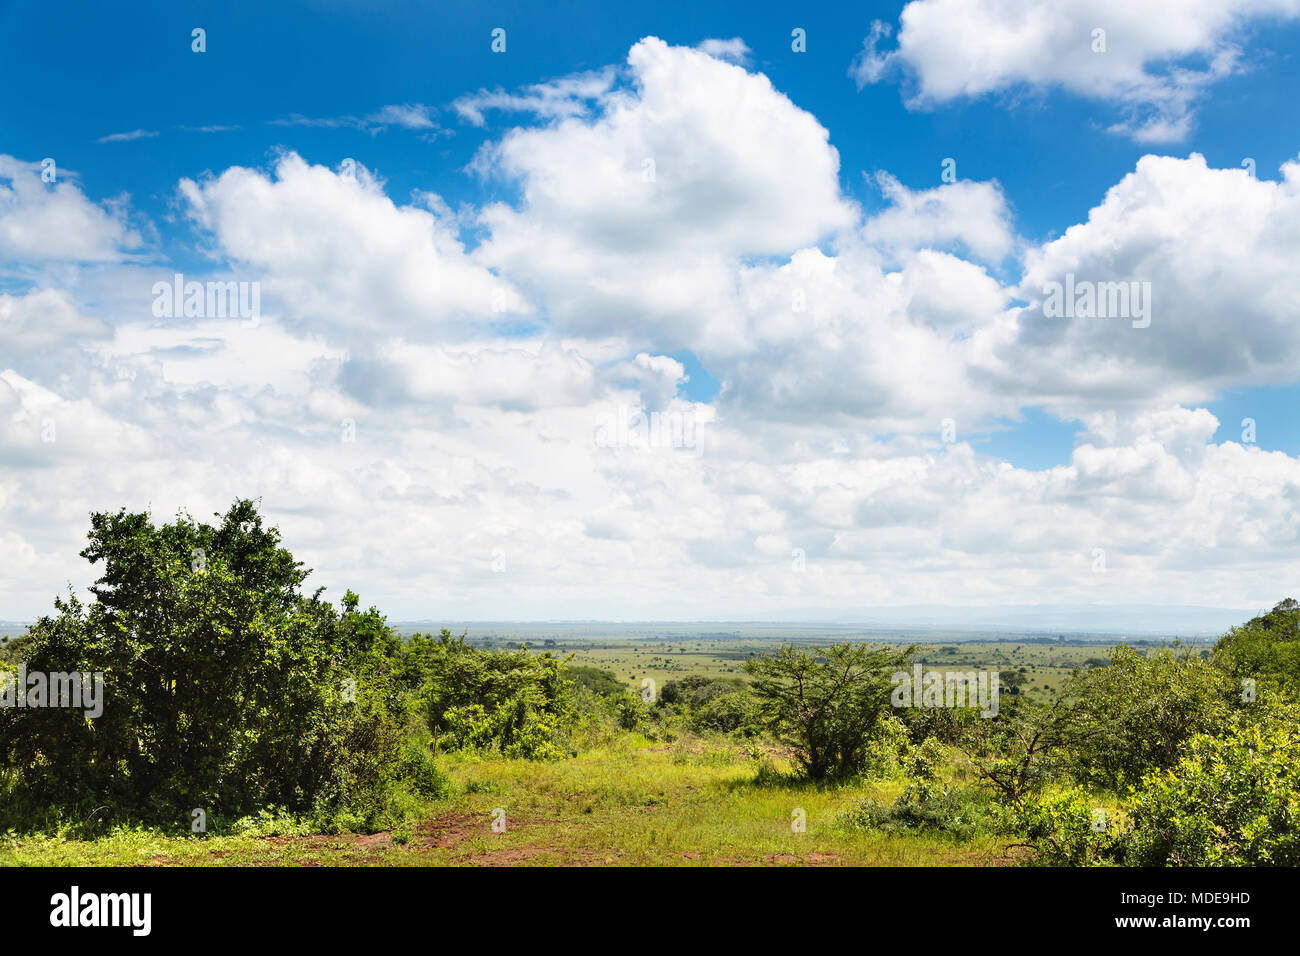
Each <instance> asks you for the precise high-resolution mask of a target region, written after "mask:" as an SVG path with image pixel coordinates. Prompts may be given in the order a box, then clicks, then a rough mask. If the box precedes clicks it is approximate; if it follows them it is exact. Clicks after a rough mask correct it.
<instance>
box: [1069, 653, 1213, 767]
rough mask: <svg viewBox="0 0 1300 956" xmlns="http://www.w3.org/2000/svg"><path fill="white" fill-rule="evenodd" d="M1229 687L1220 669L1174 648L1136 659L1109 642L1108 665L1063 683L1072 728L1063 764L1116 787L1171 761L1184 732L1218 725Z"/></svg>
mask: <svg viewBox="0 0 1300 956" xmlns="http://www.w3.org/2000/svg"><path fill="white" fill-rule="evenodd" d="M1232 692H1233V685H1232V683H1231V682H1230V681H1229V680H1228V679H1227V678H1226V677H1225V675H1224V674H1223V672H1222V671H1221V670H1219V669H1218V668H1216V667H1214V666H1213V665H1212V664H1210V663H1208V662H1206V661H1204V660H1202V659H1201V658H1199V657H1195V656H1192V655H1191V654H1188V653H1185V652H1182V651H1180V650H1178V649H1176V648H1167V649H1163V650H1160V651H1157V652H1155V653H1152V654H1151V655H1150V656H1149V657H1144V656H1143V655H1142V654H1139V653H1138V652H1137V651H1136V650H1134V649H1133V648H1131V647H1123V646H1121V647H1116V648H1115V649H1114V650H1113V651H1112V652H1111V654H1110V666H1109V667H1099V668H1094V669H1091V670H1088V671H1083V672H1077V673H1076V674H1074V675H1073V676H1072V678H1071V680H1070V682H1069V684H1068V685H1067V687H1066V690H1065V694H1066V696H1067V698H1071V699H1072V700H1073V703H1072V705H1071V708H1070V710H1071V713H1070V717H1071V719H1072V721H1073V723H1074V724H1075V725H1076V728H1077V732H1076V734H1075V735H1074V738H1073V740H1072V741H1071V743H1070V763H1071V767H1070V769H1071V771H1072V772H1073V774H1074V775H1075V776H1076V777H1077V778H1078V779H1080V780H1082V781H1085V782H1088V783H1093V784H1099V785H1101V786H1105V787H1109V788H1111V789H1116V790H1117V789H1120V788H1122V787H1123V786H1125V785H1129V784H1133V783H1136V782H1137V781H1138V780H1140V779H1141V778H1142V776H1143V774H1145V773H1147V772H1148V771H1150V770H1153V769H1157V768H1163V767H1172V766H1173V765H1174V763H1175V762H1177V760H1178V756H1179V748H1180V747H1181V745H1182V744H1183V742H1184V741H1186V740H1187V739H1188V738H1189V737H1191V736H1192V735H1194V734H1199V733H1209V732H1214V731H1218V730H1219V729H1220V728H1222V727H1223V726H1224V725H1225V724H1226V722H1227V720H1228V715H1229V713H1230V711H1231V706H1230V704H1229V701H1230V700H1231V699H1232Z"/></svg>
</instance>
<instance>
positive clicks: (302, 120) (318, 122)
mask: <svg viewBox="0 0 1300 956" xmlns="http://www.w3.org/2000/svg"><path fill="white" fill-rule="evenodd" d="M436 113H437V110H435V109H434V108H433V107H431V106H425V105H424V104H423V103H403V104H400V105H396V104H394V105H390V106H384V107H380V108H379V109H378V110H376V111H375V112H373V113H370V114H368V115H366V116H327V117H310V116H303V115H302V114H301V113H291V114H290V115H288V116H285V117H281V118H279V119H273V120H271V121H270V125H272V126H309V127H318V128H321V129H360V130H365V131H366V132H368V133H370V134H371V135H374V134H376V133H382V132H383V131H384V130H386V129H388V127H390V126H396V127H398V128H399V129H406V130H423V131H426V132H431V131H436V130H437V129H438V124H437V122H436V121H435V120H434V114H436Z"/></svg>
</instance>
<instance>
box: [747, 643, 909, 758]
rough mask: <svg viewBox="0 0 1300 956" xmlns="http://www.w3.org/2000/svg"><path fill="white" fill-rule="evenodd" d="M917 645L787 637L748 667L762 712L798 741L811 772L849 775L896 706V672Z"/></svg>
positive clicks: (794, 743)
mask: <svg viewBox="0 0 1300 956" xmlns="http://www.w3.org/2000/svg"><path fill="white" fill-rule="evenodd" d="M914 649H915V648H911V647H909V648H907V649H906V650H902V651H897V650H894V649H893V648H889V647H880V648H873V647H872V646H871V645H869V644H835V645H833V646H831V647H828V648H824V649H814V650H800V649H797V648H795V647H792V646H789V645H787V646H785V647H782V648H781V650H780V651H779V652H777V653H776V654H773V655H765V656H762V657H754V658H750V660H748V661H746V663H745V670H746V671H748V673H749V675H750V677H751V678H752V687H753V691H754V694H755V695H756V696H757V697H758V700H759V708H760V714H761V715H762V717H763V719H764V720H765V721H766V723H767V724H768V725H769V726H770V727H772V728H773V729H774V730H775V731H776V732H777V733H778V734H779V735H780V737H781V738H782V740H783V741H785V742H786V743H788V744H790V746H792V747H793V748H794V750H795V753H796V755H797V757H798V760H799V763H800V765H801V766H802V767H803V769H804V771H805V772H806V773H807V775H808V776H809V777H811V778H812V779H814V780H823V779H828V778H843V777H848V776H852V775H853V774H856V773H858V772H860V771H861V770H862V768H863V765H864V761H865V757H866V747H867V743H868V741H869V739H870V737H871V734H872V731H873V730H875V728H876V725H877V723H878V722H879V721H880V719H881V717H882V716H883V715H884V714H885V713H887V712H888V710H889V696H890V692H891V690H892V689H893V686H894V685H893V683H892V682H891V680H890V676H891V675H892V674H893V673H895V672H896V671H899V670H903V669H905V668H906V667H907V666H908V664H909V661H910V659H911V655H912V651H913V650H914Z"/></svg>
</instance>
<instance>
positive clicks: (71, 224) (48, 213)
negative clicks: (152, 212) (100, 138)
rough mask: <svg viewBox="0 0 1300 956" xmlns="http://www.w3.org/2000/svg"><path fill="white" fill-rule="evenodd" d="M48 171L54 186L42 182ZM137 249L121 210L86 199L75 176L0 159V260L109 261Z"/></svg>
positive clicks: (136, 238) (137, 237)
mask: <svg viewBox="0 0 1300 956" xmlns="http://www.w3.org/2000/svg"><path fill="white" fill-rule="evenodd" d="M50 162H52V160H51V161H47V163H50ZM47 170H48V174H49V175H52V176H53V178H54V181H53V182H45V181H44V178H43V175H44V174H46V173H47ZM141 244H142V240H141V238H140V235H139V233H138V232H136V231H135V230H133V229H132V228H130V227H129V226H128V225H127V223H126V220H125V217H124V215H123V214H122V211H121V209H120V207H118V206H115V205H98V204H96V203H94V202H92V201H90V200H89V199H87V198H86V196H85V194H84V193H83V192H82V191H81V189H80V188H79V187H78V185H77V181H76V177H75V175H74V174H72V173H70V172H68V171H67V170H62V169H59V168H57V167H55V166H48V165H47V164H42V163H30V162H23V161H21V160H18V159H15V158H14V157H12V156H6V155H3V154H0V258H3V259H6V260H8V261H9V262H12V263H46V262H56V261H65V262H66V261H81V262H112V261H119V260H121V259H123V258H125V257H126V256H127V255H128V254H129V251H130V250H133V249H136V248H138V247H140V246H141Z"/></svg>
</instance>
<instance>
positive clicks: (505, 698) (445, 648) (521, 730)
mask: <svg viewBox="0 0 1300 956" xmlns="http://www.w3.org/2000/svg"><path fill="white" fill-rule="evenodd" d="M403 669H404V674H405V675H406V678H407V680H408V681H410V682H412V683H414V684H416V685H418V687H419V694H420V696H421V698H422V699H423V701H424V703H425V706H426V708H427V716H428V723H429V728H430V730H431V731H432V732H433V734H434V737H435V739H436V741H437V746H439V747H442V748H445V749H489V750H499V751H500V752H501V753H503V754H505V755H506V756H508V757H527V758H531V759H554V758H558V757H562V756H564V755H565V753H566V751H565V750H564V748H563V747H562V746H561V745H560V743H559V740H558V737H559V736H560V733H561V731H563V730H564V729H566V728H567V727H568V726H570V724H571V723H572V720H573V716H574V713H573V699H572V696H571V693H570V691H571V688H572V683H573V682H572V681H571V680H569V678H568V675H567V673H566V670H565V667H564V662H563V661H561V660H560V659H559V658H557V657H555V656H554V655H552V654H551V653H550V652H549V651H546V652H543V653H541V654H533V653H532V652H530V651H528V650H527V649H525V648H520V649H519V650H517V651H488V650H482V649H480V648H475V647H473V646H472V645H470V644H469V643H468V642H466V641H465V639H464V638H463V637H453V636H452V635H451V632H450V631H447V630H445V629H444V630H443V631H442V633H441V634H440V635H439V636H438V637H437V638H431V637H427V636H425V635H423V634H416V635H414V636H413V637H412V638H411V640H410V642H409V643H408V645H407V650H406V655H405V661H404V665H403Z"/></svg>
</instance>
